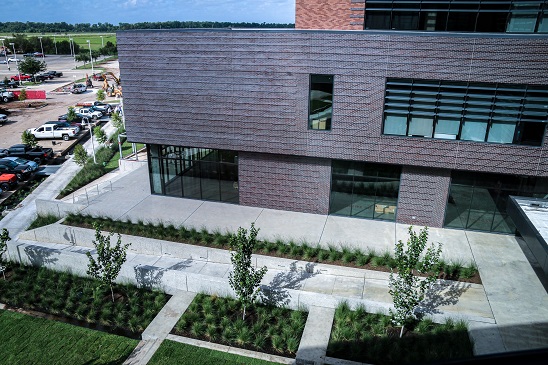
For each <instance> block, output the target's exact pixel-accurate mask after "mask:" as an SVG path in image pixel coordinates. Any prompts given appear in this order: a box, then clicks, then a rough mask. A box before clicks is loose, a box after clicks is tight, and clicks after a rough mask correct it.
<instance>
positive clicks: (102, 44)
mask: <svg viewBox="0 0 548 365" xmlns="http://www.w3.org/2000/svg"><path fill="white" fill-rule="evenodd" d="M100 37H101V47H104V46H105V42H104V41H105V40H104V39H103V36H100Z"/></svg>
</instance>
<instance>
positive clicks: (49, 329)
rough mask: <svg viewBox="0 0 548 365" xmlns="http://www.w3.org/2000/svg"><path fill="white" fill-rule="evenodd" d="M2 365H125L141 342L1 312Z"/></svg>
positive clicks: (0, 350)
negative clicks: (123, 364) (2, 329)
mask: <svg viewBox="0 0 548 365" xmlns="http://www.w3.org/2000/svg"><path fill="white" fill-rule="evenodd" d="M0 328H4V329H8V330H4V331H0V359H2V360H1V363H2V364H13V365H19V364H48V365H50V364H51V365H57V364H59V365H66V364H90V365H91V364H111V365H115V364H122V363H123V362H124V361H125V359H126V358H127V357H128V356H129V354H130V353H131V352H132V351H133V349H134V348H135V346H137V343H138V341H137V340H132V339H130V338H127V337H122V336H116V335H112V334H108V333H104V332H100V331H94V330H90V329H86V328H82V327H78V326H72V325H70V324H66V323H61V322H56V321H50V320H47V319H43V318H35V317H31V316H28V315H25V314H22V313H14V312H10V311H5V310H0Z"/></svg>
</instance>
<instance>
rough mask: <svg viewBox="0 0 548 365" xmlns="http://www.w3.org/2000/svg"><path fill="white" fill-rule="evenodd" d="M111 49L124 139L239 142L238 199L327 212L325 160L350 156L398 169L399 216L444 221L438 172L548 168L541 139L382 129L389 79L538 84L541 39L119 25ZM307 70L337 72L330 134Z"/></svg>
mask: <svg viewBox="0 0 548 365" xmlns="http://www.w3.org/2000/svg"><path fill="white" fill-rule="evenodd" d="M118 49H119V57H120V70H121V76H122V80H123V82H124V106H125V112H126V125H127V134H128V136H129V139H130V141H135V142H146V143H155V144H173V145H180V146H192V147H208V148H218V149H229V150H236V151H239V152H240V156H241V160H240V178H241V179H242V180H241V182H240V184H241V188H240V201H241V203H242V204H245V205H256V206H263V207H269V208H277V209H288V210H296V211H305V212H312V213H326V212H327V207H328V200H329V183H330V179H329V171H330V170H329V169H328V167H329V166H330V159H346V160H361V161H368V162H377V163H389V164H398V165H403V166H404V170H403V171H404V173H403V174H402V184H401V195H400V203H399V205H398V221H401V222H405V223H413V222H410V221H409V219H410V217H412V216H413V215H414V216H415V217H416V219H415V222H416V224H420V223H419V222H417V220H420V222H421V223H422V224H428V225H430V226H441V223H440V222H442V221H443V211H444V209H445V199H446V194H447V192H446V189H447V186H448V181H447V180H446V179H447V170H451V169H461V170H468V171H484V172H494V173H504V174H522V175H532V176H543V177H548V160H547V159H546V156H547V148H548V147H547V144H546V138H547V137H546V136H545V143H544V145H543V146H542V147H527V146H512V145H499V144H488V143H477V142H465V141H448V140H432V139H422V138H410V137H395V136H383V135H382V134H381V129H382V118H383V115H382V111H383V102H384V85H385V80H386V78H387V77H401V78H413V77H414V78H422V79H436V80H437V79H441V80H452V81H477V82H503V83H518V84H539V85H546V84H548V62H547V60H548V39H547V38H546V37H545V36H525V35H524V36H519V35H514V36H510V35H500V36H490V35H479V34H475V35H456V34H453V35H452V34H447V33H444V34H432V33H428V34H419V33H414V34H413V33H408V34H405V33H401V32H373V31H348V32H345V31H304V30H293V31H288V30H271V31H257V30H180V31H174V30H169V31H127V32H119V33H118ZM311 73H320V74H333V75H335V86H334V102H333V110H334V114H333V119H332V126H333V127H332V130H331V131H312V130H308V129H307V119H308V91H309V90H308V88H309V75H310V74H311ZM265 153H266V154H269V155H266V156H264V155H262V154H265ZM276 155H278V156H276ZM282 156H284V157H282ZM296 156H300V157H296ZM303 165H304V167H303ZM281 166H283V168H282V167H281ZM438 169H442V170H441V171H440V170H438ZM283 171H287V172H283ZM254 184H257V186H254ZM272 184H273V185H272ZM433 187H437V188H439V189H442V190H440V191H439V192H433V191H432V188H433ZM431 194H433V195H432V196H431ZM415 197H419V198H420V199H421V204H422V205H418V206H417V205H414V204H415V202H416V201H417V200H416V199H415ZM430 210H431V211H430ZM428 214H430V216H429V215H428Z"/></svg>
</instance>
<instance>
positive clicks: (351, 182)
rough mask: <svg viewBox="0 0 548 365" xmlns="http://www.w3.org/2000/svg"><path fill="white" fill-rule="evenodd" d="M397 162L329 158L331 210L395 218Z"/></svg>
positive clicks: (361, 216) (372, 216)
mask: <svg viewBox="0 0 548 365" xmlns="http://www.w3.org/2000/svg"><path fill="white" fill-rule="evenodd" d="M400 173H401V167H400V166H393V165H380V164H370V163H364V162H357V161H336V160H334V161H333V162H332V176H331V199H330V205H329V212H330V214H336V215H345V216H351V217H359V218H368V219H384V220H395V219H396V207H397V205H398V192H399V187H400Z"/></svg>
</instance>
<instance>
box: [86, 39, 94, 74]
mask: <svg viewBox="0 0 548 365" xmlns="http://www.w3.org/2000/svg"><path fill="white" fill-rule="evenodd" d="M86 42H88V47H89V60H90V61H91V74H92V75H93V74H94V73H93V58H92V57H91V42H90V40H89V39H88V40H87V41H86Z"/></svg>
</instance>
